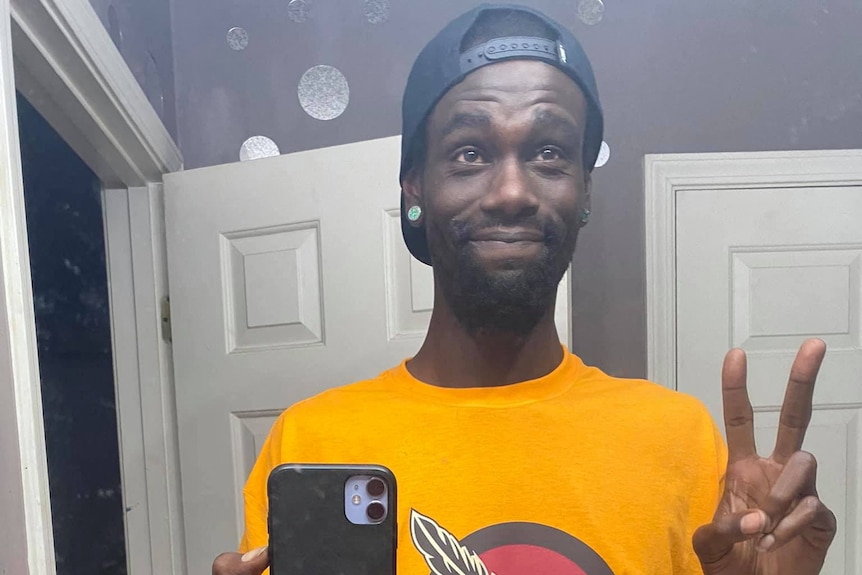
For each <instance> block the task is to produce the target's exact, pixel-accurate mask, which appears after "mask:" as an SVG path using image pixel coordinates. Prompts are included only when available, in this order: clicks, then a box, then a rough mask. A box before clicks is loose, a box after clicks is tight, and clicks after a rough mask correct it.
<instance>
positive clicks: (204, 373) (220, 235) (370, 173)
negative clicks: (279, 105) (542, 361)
mask: <svg viewBox="0 0 862 575" xmlns="http://www.w3.org/2000/svg"><path fill="white" fill-rule="evenodd" d="M399 157H400V138H397V137H396V138H386V139H382V140H374V141H369V142H361V143H357V144H350V145H346V146H339V147H334V148H328V149H322V150H313V151H308V152H300V153H296V154H290V155H285V156H279V157H275V158H268V159H264V160H257V161H253V162H245V163H237V164H231V165H224V166H217V167H212V168H204V169H199V170H192V171H187V172H180V173H177V174H172V175H170V176H168V177H167V178H166V180H165V185H166V188H165V196H166V221H167V235H168V237H167V240H168V260H169V277H170V292H171V314H172V324H173V349H174V365H175V378H176V398H177V418H178V432H179V443H180V460H181V465H180V467H181V469H180V471H181V475H182V495H183V513H184V520H185V535H186V545H187V553H188V569H189V571H188V572H189V573H208V572H209V569H210V565H211V564H212V560H213V559H214V558H215V556H216V555H217V554H218V553H219V552H221V551H225V550H230V549H234V548H235V547H236V545H237V542H238V540H239V537H240V535H241V529H242V498H241V489H242V486H243V484H244V482H245V478H246V476H247V474H248V472H249V471H250V469H251V466H252V464H253V462H254V459H255V457H256V455H257V452H258V450H259V448H260V445H261V442H262V440H263V439H264V437H265V436H266V434H267V432H268V431H269V428H270V426H271V424H272V423H273V421H274V419H275V418H276V417H277V416H278V414H279V413H280V412H281V411H282V410H283V409H285V408H286V407H288V406H290V405H291V404H293V403H295V402H296V401H298V400H301V399H303V398H306V397H308V396H311V395H313V394H316V393H318V392H320V391H322V390H324V389H326V388H329V387H333V386H337V385H342V384H346V383H350V382H352V381H355V380H357V379H360V378H366V377H370V376H374V375H376V374H377V373H379V372H381V371H383V370H384V369H387V368H388V367H391V366H393V365H395V364H397V363H398V362H400V361H401V360H402V359H404V358H406V357H409V356H411V355H413V354H414V353H415V352H416V350H417V349H418V348H419V345H420V344H421V342H422V337H423V335H424V333H425V329H426V326H427V323H428V319H429V317H430V309H431V304H432V297H433V291H432V276H431V270H430V268H428V267H427V266H425V265H423V264H420V263H418V262H416V261H415V260H413V259H412V258H410V256H409V254H408V252H407V249H406V247H404V244H403V242H402V240H401V229H400V220H399V211H398V208H399V198H400V196H399V188H398V165H399ZM557 319H558V326H559V328H560V334H561V339H562V341H564V342H567V343H568V333H569V327H568V326H569V305H568V276H567V277H566V279H565V280H564V281H563V282H561V286H560V292H559V294H558V307H557Z"/></svg>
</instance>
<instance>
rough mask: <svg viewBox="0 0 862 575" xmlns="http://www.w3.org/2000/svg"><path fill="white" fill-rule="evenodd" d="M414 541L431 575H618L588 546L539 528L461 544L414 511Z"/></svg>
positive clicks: (501, 528)
mask: <svg viewBox="0 0 862 575" xmlns="http://www.w3.org/2000/svg"><path fill="white" fill-rule="evenodd" d="M410 536H411V538H412V539H413V545H415V546H416V550H417V551H419V552H420V553H421V554H422V556H423V557H424V558H425V562H426V563H427V564H428V567H429V568H430V569H431V575H532V574H533V573H542V574H543V575H613V571H611V569H610V567H608V564H607V563H605V562H604V560H603V559H602V558H601V557H599V555H598V554H597V553H596V552H595V551H593V550H592V549H590V547H589V546H587V545H586V544H585V543H584V542H582V541H580V540H579V539H577V538H575V537H572V536H571V535H569V534H568V533H566V532H564V531H560V530H559V529H555V528H553V527H549V526H547V525H542V524H539V523H521V522H512V523H499V524H497V525H491V526H489V527H485V528H483V529H480V530H479V531H476V532H474V533H472V534H471V535H468V536H467V537H465V538H464V539H461V540H459V539H458V538H457V537H455V536H454V535H453V534H452V533H450V532H449V531H447V530H446V529H445V528H444V527H442V526H440V524H439V523H437V522H436V521H434V520H433V519H431V518H430V517H426V516H425V515H422V514H421V513H419V512H418V511H416V510H415V509H411V510H410Z"/></svg>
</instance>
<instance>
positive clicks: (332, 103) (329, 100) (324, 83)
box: [296, 65, 350, 120]
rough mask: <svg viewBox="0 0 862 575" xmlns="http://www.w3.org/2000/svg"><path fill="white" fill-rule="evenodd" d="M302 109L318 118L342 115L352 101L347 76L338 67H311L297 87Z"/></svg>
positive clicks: (331, 117)
mask: <svg viewBox="0 0 862 575" xmlns="http://www.w3.org/2000/svg"><path fill="white" fill-rule="evenodd" d="M296 92H297V95H298V96H299V104H300V105H301V106H302V109H303V110H305V112H306V113H307V114H308V115H309V116H311V117H312V118H316V119H318V120H333V119H335V118H337V117H338V116H340V115H341V114H342V112H344V110H345V109H346V108H347V103H348V102H349V101H350V87H349V86H348V85H347V78H345V77H344V74H342V73H341V71H340V70H339V69H338V68H333V67H332V66H324V65H321V66H315V67H313V68H309V69H308V71H306V72H305V74H303V75H302V78H301V79H300V80H299V86H298V87H297V90H296Z"/></svg>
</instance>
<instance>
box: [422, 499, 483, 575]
mask: <svg viewBox="0 0 862 575" xmlns="http://www.w3.org/2000/svg"><path fill="white" fill-rule="evenodd" d="M410 536H411V537H412V538H413V545H415V546H416V549H418V550H419V552H420V553H422V555H424V556H425V562H426V563H428V567H430V568H431V571H432V573H434V575H494V573H493V572H491V571H488V568H487V567H486V566H485V563H484V562H483V561H482V559H481V558H480V557H479V556H478V555H476V553H475V552H474V551H471V550H470V549H467V548H466V547H464V546H463V545H461V543H460V542H459V541H458V539H456V538H455V536H454V535H452V534H451V533H449V532H448V531H446V530H445V529H444V528H442V527H440V525H438V524H437V522H436V521H434V520H433V519H431V518H430V517H425V516H424V515H422V514H421V513H419V512H418V511H416V510H415V509H411V510H410Z"/></svg>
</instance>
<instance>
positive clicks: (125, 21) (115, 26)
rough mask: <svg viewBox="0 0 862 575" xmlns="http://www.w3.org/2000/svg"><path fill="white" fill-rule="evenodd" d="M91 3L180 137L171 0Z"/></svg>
mask: <svg viewBox="0 0 862 575" xmlns="http://www.w3.org/2000/svg"><path fill="white" fill-rule="evenodd" d="M90 4H91V5H92V6H93V9H94V10H95V11H96V14H97V15H98V16H99V19H100V20H101V21H102V24H104V26H105V28H106V29H107V30H108V33H109V34H110V36H111V39H112V40H113V41H114V44H115V45H116V46H117V48H118V49H119V50H120V53H121V54H122V55H123V59H124V60H125V61H126V64H127V65H128V66H129V68H130V69H131V70H132V74H134V76H135V79H136V80H137V81H138V84H140V85H141V88H143V90H144V93H145V94H146V95H147V98H148V99H149V101H150V104H152V105H153V108H155V110H156V112H158V114H159V116H160V117H161V119H162V122H164V124H165V126H166V127H167V128H168V131H169V132H170V133H171V135H172V136H173V137H174V138H176V137H177V118H176V108H175V100H176V98H175V95H174V60H173V51H172V48H171V10H170V0H137V1H136V0H90ZM202 5H203V4H202Z"/></svg>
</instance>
